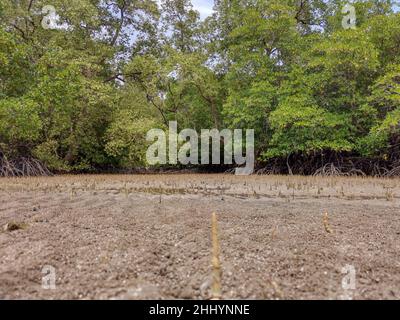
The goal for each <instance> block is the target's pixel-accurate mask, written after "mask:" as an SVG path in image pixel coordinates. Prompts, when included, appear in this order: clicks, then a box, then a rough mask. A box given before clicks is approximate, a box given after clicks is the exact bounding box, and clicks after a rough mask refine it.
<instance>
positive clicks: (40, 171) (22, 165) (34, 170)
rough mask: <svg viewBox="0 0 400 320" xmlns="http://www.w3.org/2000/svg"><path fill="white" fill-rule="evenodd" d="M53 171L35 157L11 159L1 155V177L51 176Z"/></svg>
mask: <svg viewBox="0 0 400 320" xmlns="http://www.w3.org/2000/svg"><path fill="white" fill-rule="evenodd" d="M50 175H52V173H51V172H50V170H49V169H47V168H46V166H45V165H43V164H42V163H41V162H40V161H38V160H36V159H33V158H19V159H13V160H9V159H7V157H5V156H4V155H3V156H1V155H0V177H24V176H50Z"/></svg>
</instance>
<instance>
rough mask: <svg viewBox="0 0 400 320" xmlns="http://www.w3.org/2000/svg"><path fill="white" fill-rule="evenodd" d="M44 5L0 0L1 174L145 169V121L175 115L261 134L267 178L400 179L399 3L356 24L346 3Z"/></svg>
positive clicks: (180, 0)
mask: <svg viewBox="0 0 400 320" xmlns="http://www.w3.org/2000/svg"><path fill="white" fill-rule="evenodd" d="M48 4H49V1H43V0H20V1H13V0H2V1H1V3H0V167H3V169H1V170H0V175H1V174H3V175H4V174H7V173H8V174H24V173H27V170H28V169H27V168H28V167H27V166H24V164H26V162H24V161H23V160H21V159H25V160H26V159H34V161H35V163H39V162H40V163H41V164H42V165H43V166H45V167H46V168H48V169H50V170H52V171H54V172H70V171H80V170H86V171H98V170H112V169H133V168H137V167H147V166H148V164H147V163H146V159H145V154H146V150H147V144H146V132H148V131H149V130H150V129H152V128H167V127H168V122H169V121H175V120H176V121H178V125H179V127H180V128H181V129H183V128H193V129H196V130H201V129H211V128H217V129H223V128H230V129H240V128H242V129H254V130H255V134H256V156H257V161H258V166H259V167H266V168H268V170H269V171H270V172H274V173H288V172H289V173H292V172H296V173H302V174H313V173H314V172H316V171H318V169H320V168H322V167H324V166H325V165H326V164H328V163H333V164H335V165H336V166H338V167H340V168H341V170H343V172H358V173H360V172H363V173H366V174H377V175H390V174H400V169H399V168H400V160H399V155H400V14H399V13H397V12H396V10H394V8H395V5H394V4H395V1H390V0H365V1H359V2H355V3H353V4H352V5H353V6H354V8H355V11H354V12H355V17H356V20H355V25H354V26H353V27H351V28H345V27H344V25H343V23H344V22H345V23H348V22H349V20H348V19H349V18H348V12H347V11H346V10H343V8H344V7H345V6H346V5H348V2H347V1H342V0H329V1H326V0H250V1H249V0H215V3H214V13H213V14H212V15H211V16H210V17H208V18H206V19H204V20H201V18H200V14H199V12H197V11H196V10H195V9H194V7H193V5H192V3H191V1H190V0H162V1H154V0H79V1H77V0H73V1H71V0H54V1H51V5H52V6H53V7H54V9H55V13H54V14H53V15H51V14H52V12H51V10H50V9H49V8H48V7H47V9H48V10H46V6H47V5H48ZM343 12H345V13H343ZM50 18H51V19H53V20H51V21H50V22H51V23H50V24H49V23H48V22H49V19H50ZM46 23H47V24H46ZM10 163H12V164H13V165H14V166H15V170H9V169H7V170H5V169H4V168H5V166H9V164H10ZM318 172H320V170H319V171H318Z"/></svg>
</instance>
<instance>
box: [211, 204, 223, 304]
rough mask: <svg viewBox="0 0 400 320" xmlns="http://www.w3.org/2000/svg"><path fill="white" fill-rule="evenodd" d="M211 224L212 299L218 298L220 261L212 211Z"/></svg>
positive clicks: (216, 225)
mask: <svg viewBox="0 0 400 320" xmlns="http://www.w3.org/2000/svg"><path fill="white" fill-rule="evenodd" d="M211 224H212V231H211V233H212V235H211V236H212V254H213V256H212V266H213V277H212V278H213V282H212V288H211V298H212V300H220V299H221V297H222V294H221V262H220V260H219V255H220V246H219V239H218V221H217V215H216V213H215V212H214V213H213V214H212V218H211Z"/></svg>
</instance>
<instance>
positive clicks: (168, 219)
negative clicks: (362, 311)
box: [0, 175, 400, 299]
mask: <svg viewBox="0 0 400 320" xmlns="http://www.w3.org/2000/svg"><path fill="white" fill-rule="evenodd" d="M399 182H400V180H379V179H355V178H348V179H344V178H311V177H310V178H300V177H261V176H253V177H235V176H231V175H163V176H160V175H158V176H70V177H68V176H64V177H53V178H29V179H0V226H1V231H0V298H3V299H4V298H5V299H19V298H39V299H43V298H44V299H53V298H57V299H58V298H61V299H65V298H72V299H95V298H96V299H110V298H113V299H148V298H156V299H175V298H178V299H182V298H183V299H188V298H195V299H207V298H209V297H210V285H211V240H210V233H211V225H210V224H211V213H212V212H216V213H217V214H218V220H219V238H220V245H221V263H222V268H223V276H222V291H223V298H224V299H237V298H256V299H343V298H354V299H373V298H374V299H399V298H400V212H399V205H400V183H399ZM325 212H326V213H328V220H326V219H325V222H324V214H325ZM12 222H13V223H14V224H16V225H17V226H19V227H21V229H19V230H14V231H9V230H3V226H5V225H6V224H9V225H8V226H10V223H12ZM328 231H332V233H329V232H328ZM44 265H51V266H54V267H55V269H56V275H57V279H56V289H55V290H45V289H43V288H42V286H41V283H42V276H44V274H42V272H41V271H42V268H43V266H44ZM346 265H353V266H354V267H355V269H356V285H357V287H356V290H348V291H346V290H344V289H343V288H342V279H343V277H344V276H345V274H342V273H341V272H342V268H343V267H345V266H346Z"/></svg>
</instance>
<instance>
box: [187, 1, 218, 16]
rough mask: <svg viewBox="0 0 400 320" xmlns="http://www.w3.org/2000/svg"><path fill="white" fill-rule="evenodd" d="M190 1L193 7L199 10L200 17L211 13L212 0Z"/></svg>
mask: <svg viewBox="0 0 400 320" xmlns="http://www.w3.org/2000/svg"><path fill="white" fill-rule="evenodd" d="M192 3H193V6H194V8H195V9H196V10H197V11H199V12H200V15H201V18H202V19H204V18H206V17H208V16H209V15H211V13H212V8H213V5H214V0H192Z"/></svg>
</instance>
